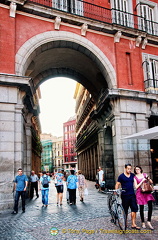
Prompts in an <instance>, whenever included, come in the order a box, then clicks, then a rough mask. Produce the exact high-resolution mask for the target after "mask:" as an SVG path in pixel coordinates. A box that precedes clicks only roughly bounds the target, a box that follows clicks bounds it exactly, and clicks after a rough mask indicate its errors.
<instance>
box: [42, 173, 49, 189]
mask: <svg viewBox="0 0 158 240" xmlns="http://www.w3.org/2000/svg"><path fill="white" fill-rule="evenodd" d="M42 185H43V187H44V188H48V187H49V181H48V176H46V177H43V181H42Z"/></svg>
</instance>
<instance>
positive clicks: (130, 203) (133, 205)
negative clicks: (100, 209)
mask: <svg viewBox="0 0 158 240" xmlns="http://www.w3.org/2000/svg"><path fill="white" fill-rule="evenodd" d="M121 198H122V206H123V208H124V211H125V214H126V215H127V214H128V209H129V207H130V209H131V212H138V205H137V202H136V196H135V194H132V195H122V196H121Z"/></svg>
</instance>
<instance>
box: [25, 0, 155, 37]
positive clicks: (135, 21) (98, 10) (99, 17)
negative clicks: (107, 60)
mask: <svg viewBox="0 0 158 240" xmlns="http://www.w3.org/2000/svg"><path fill="white" fill-rule="evenodd" d="M29 3H30V4H35V5H39V6H44V7H47V8H51V9H53V10H57V11H60V12H65V13H68V14H71V15H75V16H80V17H82V18H86V19H91V20H95V21H99V22H102V23H106V24H112V25H118V26H123V27H126V28H129V29H135V30H140V31H143V32H145V33H148V34H150V35H154V36H158V23H157V22H154V21H149V20H147V19H145V18H144V17H141V16H138V15H134V14H131V13H128V12H124V11H120V10H117V9H114V8H112V9H108V8H104V7H101V6H98V5H95V4H92V3H88V2H86V1H82V0H76V1H73V2H71V3H70V1H64V0H61V1H57V0H28V1H27V4H29Z"/></svg>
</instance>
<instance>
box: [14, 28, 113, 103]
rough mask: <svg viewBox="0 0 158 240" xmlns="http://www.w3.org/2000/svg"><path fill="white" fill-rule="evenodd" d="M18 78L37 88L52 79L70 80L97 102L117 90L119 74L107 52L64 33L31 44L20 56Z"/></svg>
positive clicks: (20, 51)
mask: <svg viewBox="0 0 158 240" xmlns="http://www.w3.org/2000/svg"><path fill="white" fill-rule="evenodd" d="M16 74H17V75H22V76H24V75H25V76H29V77H31V78H32V79H33V82H34V86H35V88H38V86H39V85H40V84H41V83H42V82H44V81H46V80H47V79H48V78H50V77H56V76H63V77H69V78H72V79H74V80H76V81H78V82H79V83H81V84H82V85H83V86H84V87H85V88H86V89H87V90H88V91H89V92H90V93H91V94H92V96H93V97H94V99H96V100H97V96H98V95H99V93H100V91H103V90H104V89H107V88H115V87H116V76H115V71H114V69H113V67H112V64H111V63H110V62H109V60H108V59H107V58H106V56H105V55H104V54H103V52H101V50H100V49H99V48H98V47H97V46H95V45H94V44H93V43H92V42H90V41H89V40H87V39H85V38H84V37H81V36H78V35H77V34H72V33H69V34H66V32H62V31H61V32H58V33H57V32H46V33H44V34H39V35H37V36H35V37H33V38H32V39H30V40H28V41H27V42H26V43H25V44H24V45H23V46H22V47H21V48H20V49H19V51H18V52H17V55H16Z"/></svg>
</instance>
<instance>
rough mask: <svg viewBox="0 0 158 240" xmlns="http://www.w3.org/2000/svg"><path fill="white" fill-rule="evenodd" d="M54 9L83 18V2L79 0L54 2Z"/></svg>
mask: <svg viewBox="0 0 158 240" xmlns="http://www.w3.org/2000/svg"><path fill="white" fill-rule="evenodd" d="M53 8H56V9H59V10H62V11H65V12H70V13H74V14H77V15H80V16H83V2H82V1H78V0H53Z"/></svg>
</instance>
